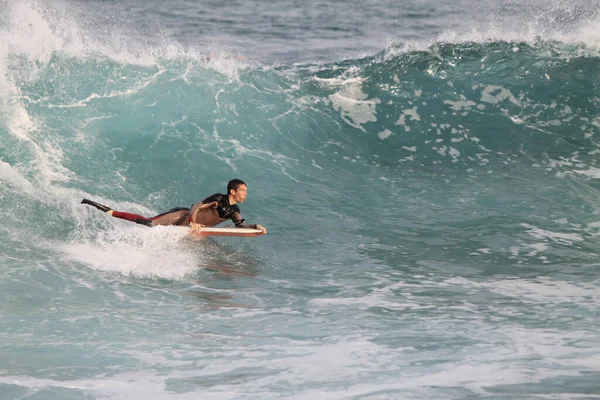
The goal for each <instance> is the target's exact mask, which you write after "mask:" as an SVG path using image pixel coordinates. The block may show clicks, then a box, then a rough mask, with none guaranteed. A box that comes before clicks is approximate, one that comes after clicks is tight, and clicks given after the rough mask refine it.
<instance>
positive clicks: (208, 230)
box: [190, 227, 264, 237]
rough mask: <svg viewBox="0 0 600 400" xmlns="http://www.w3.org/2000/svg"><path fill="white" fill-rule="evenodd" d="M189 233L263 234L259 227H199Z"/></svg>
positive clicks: (246, 235) (208, 234)
mask: <svg viewBox="0 0 600 400" xmlns="http://www.w3.org/2000/svg"><path fill="white" fill-rule="evenodd" d="M190 234H191V235H194V236H238V237H248V236H261V235H264V233H263V231H262V230H260V229H250V228H212V227H211V228H209V227H205V228H201V229H200V231H191V232H190Z"/></svg>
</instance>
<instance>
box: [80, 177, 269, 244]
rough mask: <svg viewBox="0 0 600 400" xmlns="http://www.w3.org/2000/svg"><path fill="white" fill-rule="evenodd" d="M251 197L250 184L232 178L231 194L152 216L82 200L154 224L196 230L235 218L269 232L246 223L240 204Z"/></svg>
mask: <svg viewBox="0 0 600 400" xmlns="http://www.w3.org/2000/svg"><path fill="white" fill-rule="evenodd" d="M247 196H248V186H247V185H246V183H244V181H242V180H240V179H232V180H231V181H229V183H228V184H227V194H221V193H216V194H213V195H212V196H209V197H207V198H206V199H204V200H202V201H201V202H200V203H196V204H194V205H192V206H191V207H190V208H185V207H176V208H173V209H171V210H169V211H167V212H165V213H162V214H159V215H157V216H155V217H151V218H147V217H144V216H141V215H138V214H131V213H126V212H121V211H115V210H113V209H112V208H110V207H108V206H105V205H102V204H99V203H96V202H95V201H92V200H88V199H83V200H82V201H81V203H82V204H87V205H90V206H92V207H96V208H97V209H98V210H100V211H104V212H105V213H107V214H110V215H112V216H113V217H116V218H121V219H125V220H127V221H132V222H135V223H136V224H142V225H146V226H150V227H152V226H157V225H189V226H190V227H191V228H192V230H193V231H199V230H200V229H201V228H202V227H204V226H215V225H217V224H220V223H221V222H223V221H226V220H228V219H231V220H232V221H233V223H234V224H235V226H236V227H238V228H252V229H260V230H262V231H263V232H264V233H267V230H266V229H265V227H264V226H261V225H258V224H246V221H245V220H244V219H243V218H242V215H241V214H240V209H239V207H238V206H237V203H243V202H244V201H245V200H246V197H247Z"/></svg>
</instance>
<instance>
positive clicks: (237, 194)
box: [231, 185, 248, 203]
mask: <svg viewBox="0 0 600 400" xmlns="http://www.w3.org/2000/svg"><path fill="white" fill-rule="evenodd" d="M231 196H233V199H234V200H235V201H236V202H238V203H243V202H244V200H246V196H248V187H247V186H246V185H240V186H239V187H238V188H237V190H232V191H231Z"/></svg>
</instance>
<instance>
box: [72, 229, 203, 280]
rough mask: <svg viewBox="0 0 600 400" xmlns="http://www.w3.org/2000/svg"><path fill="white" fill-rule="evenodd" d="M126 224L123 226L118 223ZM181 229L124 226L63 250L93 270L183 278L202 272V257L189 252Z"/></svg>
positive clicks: (140, 275) (183, 231)
mask: <svg viewBox="0 0 600 400" xmlns="http://www.w3.org/2000/svg"><path fill="white" fill-rule="evenodd" d="M118 225H122V224H118ZM186 235H187V230H186V229H182V228H181V227H163V226H158V227H154V228H152V229H148V228H146V227H141V226H140V227H138V226H132V227H124V226H119V227H117V228H116V229H112V230H107V231H105V232H102V233H101V234H100V235H99V236H98V237H95V238H88V239H86V240H83V241H78V242H73V243H65V244H62V245H60V249H61V250H62V252H63V253H64V254H66V255H67V256H68V257H69V258H70V259H71V260H74V261H78V262H81V263H84V264H86V265H89V266H90V267H91V268H94V269H98V270H102V271H110V272H118V273H121V274H124V275H134V276H139V277H145V278H165V279H180V278H182V277H184V276H185V275H188V274H190V273H193V272H194V271H197V269H198V265H199V264H198V254H192V253H190V251H189V250H188V251H185V249H184V248H183V246H182V243H181V240H182V239H184V238H185V237H186Z"/></svg>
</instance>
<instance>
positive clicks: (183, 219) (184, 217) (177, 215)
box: [152, 210, 190, 226]
mask: <svg viewBox="0 0 600 400" xmlns="http://www.w3.org/2000/svg"><path fill="white" fill-rule="evenodd" d="M189 217H190V211H189V210H180V211H174V212H171V213H168V214H162V215H158V216H156V217H154V218H152V226H156V225H187V222H188V220H189Z"/></svg>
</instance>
